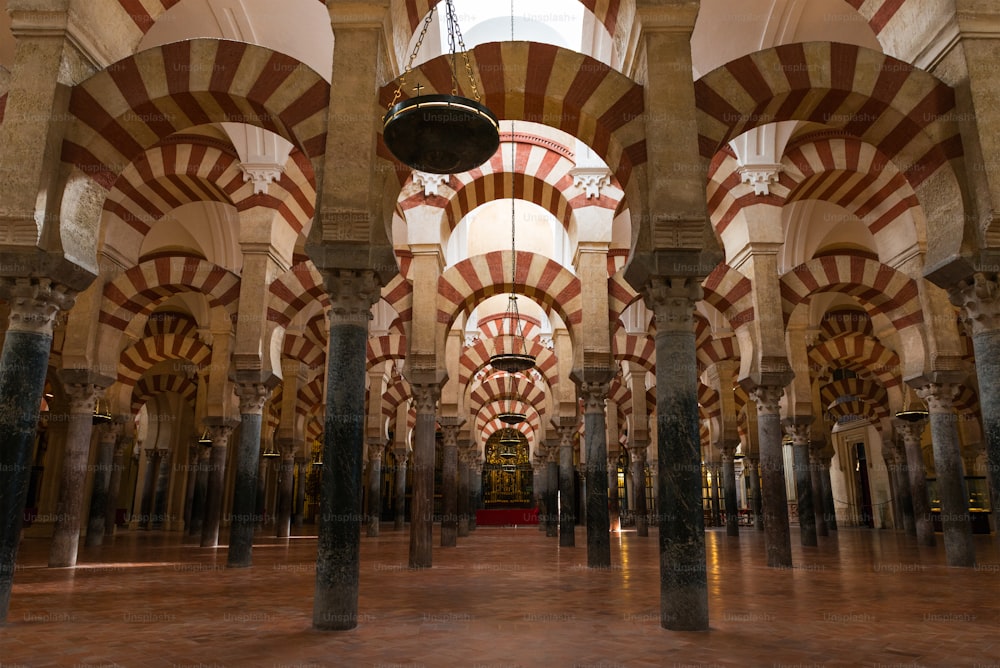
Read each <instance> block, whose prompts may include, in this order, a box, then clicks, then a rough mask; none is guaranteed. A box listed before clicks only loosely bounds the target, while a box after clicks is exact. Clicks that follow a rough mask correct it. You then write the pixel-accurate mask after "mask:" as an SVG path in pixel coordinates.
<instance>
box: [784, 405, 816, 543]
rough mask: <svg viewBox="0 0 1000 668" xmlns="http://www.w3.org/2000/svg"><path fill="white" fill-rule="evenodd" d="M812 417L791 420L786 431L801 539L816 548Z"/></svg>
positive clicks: (786, 426)
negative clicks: (811, 465) (792, 469)
mask: <svg viewBox="0 0 1000 668" xmlns="http://www.w3.org/2000/svg"><path fill="white" fill-rule="evenodd" d="M811 422H812V417H809V418H806V419H803V418H802V417H795V418H789V420H788V421H787V423H786V425H785V430H786V431H787V432H788V435H789V436H791V437H792V457H793V467H794V469H795V495H796V496H797V497H798V504H799V539H800V542H801V544H802V545H805V546H806V547H816V546H817V545H818V544H819V542H818V541H817V539H816V512H815V510H814V507H813V494H812V476H811V474H810V471H809V443H810V438H809V437H810V427H809V423H811Z"/></svg>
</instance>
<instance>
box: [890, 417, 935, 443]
mask: <svg viewBox="0 0 1000 668" xmlns="http://www.w3.org/2000/svg"><path fill="white" fill-rule="evenodd" d="M892 426H893V427H894V428H895V429H896V431H897V432H899V435H900V436H902V437H903V443H905V444H906V445H913V444H914V443H917V444H919V443H920V438H921V436H923V433H924V427H926V426H927V420H917V421H915V422H910V421H909V420H899V419H894V420H893V421H892Z"/></svg>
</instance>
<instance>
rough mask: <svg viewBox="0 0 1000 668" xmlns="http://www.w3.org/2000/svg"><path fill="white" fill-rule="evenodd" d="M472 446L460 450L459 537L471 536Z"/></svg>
mask: <svg viewBox="0 0 1000 668" xmlns="http://www.w3.org/2000/svg"><path fill="white" fill-rule="evenodd" d="M471 449H472V444H471V443H465V444H463V445H462V446H459V448H458V537H459V538H465V537H466V536H468V535H469V508H470V502H469V501H470V500H469V458H470V456H471V455H472V453H471Z"/></svg>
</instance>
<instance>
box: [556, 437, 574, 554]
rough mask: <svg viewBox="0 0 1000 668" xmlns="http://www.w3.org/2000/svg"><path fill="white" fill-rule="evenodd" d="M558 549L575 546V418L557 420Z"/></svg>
mask: <svg viewBox="0 0 1000 668" xmlns="http://www.w3.org/2000/svg"><path fill="white" fill-rule="evenodd" d="M559 420H560V424H559V426H558V427H557V429H558V431H559V547H574V546H576V529H575V527H576V513H575V510H574V509H575V507H576V495H575V491H576V488H575V485H574V483H575V482H576V480H575V477H576V469H575V468H574V467H573V434H575V433H576V418H575V417H563V418H559Z"/></svg>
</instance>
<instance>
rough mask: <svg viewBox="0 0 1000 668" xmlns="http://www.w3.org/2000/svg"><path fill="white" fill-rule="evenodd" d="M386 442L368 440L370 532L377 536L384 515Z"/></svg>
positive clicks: (368, 533) (372, 536)
mask: <svg viewBox="0 0 1000 668" xmlns="http://www.w3.org/2000/svg"><path fill="white" fill-rule="evenodd" d="M384 451H385V444H384V443H383V442H382V439H381V438H376V439H373V440H369V441H368V532H367V535H368V537H369V538H377V537H378V535H379V529H380V528H381V520H382V518H381V515H382V453H383V452H384Z"/></svg>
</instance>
